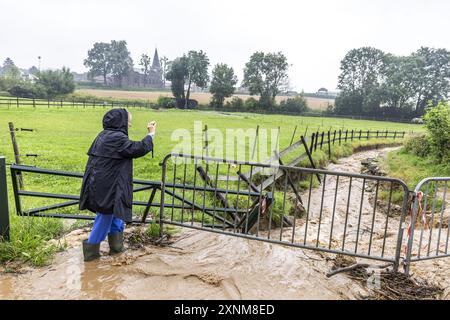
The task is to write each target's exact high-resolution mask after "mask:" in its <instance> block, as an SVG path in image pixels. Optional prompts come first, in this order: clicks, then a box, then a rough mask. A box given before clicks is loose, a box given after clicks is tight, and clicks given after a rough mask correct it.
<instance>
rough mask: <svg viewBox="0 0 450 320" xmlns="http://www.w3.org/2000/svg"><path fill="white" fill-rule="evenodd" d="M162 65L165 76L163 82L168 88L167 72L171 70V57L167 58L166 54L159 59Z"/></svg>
mask: <svg viewBox="0 0 450 320" xmlns="http://www.w3.org/2000/svg"><path fill="white" fill-rule="evenodd" d="M159 61H160V64H161V67H162V72H163V73H162V76H163V84H164V88H166V73H167V70H169V67H170V61H169V58H167V57H166V56H163V57H162V58H161V59H159Z"/></svg>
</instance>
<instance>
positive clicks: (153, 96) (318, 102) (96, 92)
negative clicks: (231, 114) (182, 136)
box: [76, 89, 334, 110]
mask: <svg viewBox="0 0 450 320" xmlns="http://www.w3.org/2000/svg"><path fill="white" fill-rule="evenodd" d="M76 93H80V94H86V95H92V96H97V97H103V98H116V99H142V100H148V101H150V102H156V100H157V99H158V97H159V96H168V97H171V96H172V93H171V92H170V91H120V90H100V89H80V90H77V91H76ZM234 97H239V98H241V99H243V100H246V99H248V98H249V97H250V95H246V94H235V95H234ZM254 98H256V99H257V97H255V96H254ZM287 98H292V97H288V96H277V97H276V100H277V102H280V101H282V100H286V99H287ZM305 98H306V100H307V102H308V107H309V108H310V109H312V110H326V109H327V107H328V104H334V99H324V98H313V97H305ZM191 99H195V100H197V101H198V102H199V104H202V105H206V104H208V103H209V102H210V101H211V94H210V93H202V92H193V93H191ZM230 99H231V98H228V100H230Z"/></svg>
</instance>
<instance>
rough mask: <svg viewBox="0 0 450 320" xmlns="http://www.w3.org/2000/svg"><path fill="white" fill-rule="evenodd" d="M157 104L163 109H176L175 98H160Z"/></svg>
mask: <svg viewBox="0 0 450 320" xmlns="http://www.w3.org/2000/svg"><path fill="white" fill-rule="evenodd" d="M156 104H157V105H158V106H160V107H163V108H174V107H175V103H174V100H173V98H171V97H166V96H159V97H158V100H157V101H156Z"/></svg>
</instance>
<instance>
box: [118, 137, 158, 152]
mask: <svg viewBox="0 0 450 320" xmlns="http://www.w3.org/2000/svg"><path fill="white" fill-rule="evenodd" d="M152 149H153V138H152V136H151V135H147V136H145V138H144V139H142V140H141V141H132V140H130V139H128V137H126V136H124V139H123V142H122V143H121V146H120V148H119V150H118V152H119V154H120V155H121V156H123V157H125V158H139V157H143V156H145V155H146V154H147V153H149V152H150V151H152Z"/></svg>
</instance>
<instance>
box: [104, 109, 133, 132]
mask: <svg viewBox="0 0 450 320" xmlns="http://www.w3.org/2000/svg"><path fill="white" fill-rule="evenodd" d="M103 129H105V130H111V131H122V132H123V133H125V134H127V135H128V112H127V110H125V109H112V110H109V111H108V112H107V113H106V114H105V115H104V116H103Z"/></svg>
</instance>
